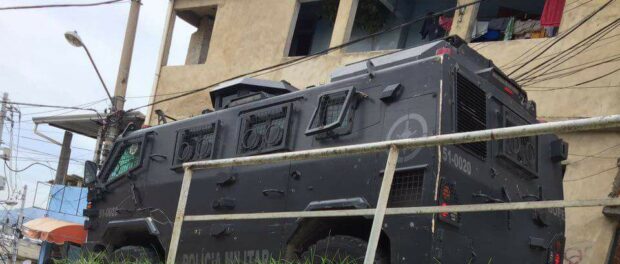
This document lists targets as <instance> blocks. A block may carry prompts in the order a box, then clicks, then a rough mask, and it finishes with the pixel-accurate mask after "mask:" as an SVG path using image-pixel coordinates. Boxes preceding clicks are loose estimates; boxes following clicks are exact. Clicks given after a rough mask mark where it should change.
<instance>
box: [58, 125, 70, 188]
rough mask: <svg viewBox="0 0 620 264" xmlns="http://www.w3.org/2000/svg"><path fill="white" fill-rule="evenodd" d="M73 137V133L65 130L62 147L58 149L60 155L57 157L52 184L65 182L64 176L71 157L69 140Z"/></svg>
mask: <svg viewBox="0 0 620 264" xmlns="http://www.w3.org/2000/svg"><path fill="white" fill-rule="evenodd" d="M72 139H73V133H71V132H69V131H66V130H65V135H64V137H63V139H62V147H61V149H60V157H59V159H58V167H57V168H56V178H55V179H54V184H61V185H64V184H65V177H66V176H67V170H68V169H69V160H70V159H71V140H72Z"/></svg>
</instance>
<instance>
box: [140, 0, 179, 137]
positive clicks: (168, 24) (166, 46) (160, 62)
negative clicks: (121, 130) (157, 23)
mask: <svg viewBox="0 0 620 264" xmlns="http://www.w3.org/2000/svg"><path fill="white" fill-rule="evenodd" d="M175 20H176V14H175V12H174V0H168V11H166V18H165V20H164V30H163V33H162V37H161V43H160V46H159V54H158V55H157V65H156V66H155V78H154V80H153V87H152V88H151V97H150V99H149V104H152V103H153V102H155V99H156V98H155V95H157V86H158V85H159V74H160V73H161V68H162V67H164V66H166V65H167V64H168V55H169V53H170V44H171V42H172V31H173V29H174V22H175ZM152 113H153V106H152V105H151V106H149V107H148V108H147V110H146V118H145V121H144V123H145V124H146V125H151V124H152V123H151V116H152ZM155 120H157V119H155Z"/></svg>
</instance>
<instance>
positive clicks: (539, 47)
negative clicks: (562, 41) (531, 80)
mask: <svg viewBox="0 0 620 264" xmlns="http://www.w3.org/2000/svg"><path fill="white" fill-rule="evenodd" d="M612 1H614V0H610V1H609V2H607V3H605V4H604V5H603V6H601V7H600V8H599V9H598V10H595V11H594V12H592V13H590V15H589V16H587V17H585V18H583V19H582V20H581V21H579V22H577V23H576V24H575V25H573V26H571V27H570V28H568V29H567V30H566V31H564V32H561V33H560V34H558V35H557V36H556V37H555V38H547V39H545V40H544V41H542V42H540V43H538V44H536V45H534V46H533V47H532V48H530V49H528V50H526V51H525V52H524V53H522V54H521V55H519V56H518V57H517V58H515V59H513V60H512V61H511V62H509V63H506V64H504V65H501V66H500V68H502V69H507V68H509V67H508V66H509V65H511V64H520V65H524V64H529V63H531V62H533V61H535V60H536V59H537V58H538V57H539V56H540V55H541V54H543V53H545V52H546V50H545V51H543V52H542V53H540V54H539V55H537V56H536V57H535V58H533V59H528V58H526V56H528V55H530V53H531V54H535V53H536V52H538V51H540V50H542V49H544V45H546V44H548V43H552V42H553V41H554V40H555V39H557V38H560V37H561V38H564V37H565V36H567V35H569V34H571V33H572V32H573V31H574V30H575V29H577V28H578V27H579V26H581V23H582V22H585V21H587V20H589V19H590V18H591V16H594V15H595V14H596V13H598V12H600V11H601V10H602V9H604V7H606V6H607V5H608V4H609V3H611V2H612ZM552 45H555V44H554V43H552ZM522 60H525V61H524V62H522Z"/></svg>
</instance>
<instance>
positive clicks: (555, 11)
mask: <svg viewBox="0 0 620 264" xmlns="http://www.w3.org/2000/svg"><path fill="white" fill-rule="evenodd" d="M564 4H566V0H547V1H546V2H545V8H544V9H543V12H542V15H541V16H540V25H541V26H543V27H559V26H560V22H561V21H562V14H563V13H564Z"/></svg>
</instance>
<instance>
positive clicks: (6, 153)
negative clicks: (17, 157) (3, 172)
mask: <svg viewBox="0 0 620 264" xmlns="http://www.w3.org/2000/svg"><path fill="white" fill-rule="evenodd" d="M0 159H3V160H6V161H9V160H11V149H10V148H7V147H4V148H2V152H0Z"/></svg>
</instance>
